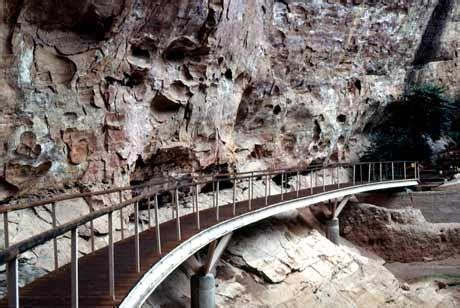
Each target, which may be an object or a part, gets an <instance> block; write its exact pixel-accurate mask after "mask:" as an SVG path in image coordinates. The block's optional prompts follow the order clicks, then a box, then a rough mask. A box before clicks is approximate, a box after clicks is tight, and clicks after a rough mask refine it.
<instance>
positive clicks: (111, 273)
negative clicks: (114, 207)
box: [108, 212, 115, 300]
mask: <svg viewBox="0 0 460 308" xmlns="http://www.w3.org/2000/svg"><path fill="white" fill-rule="evenodd" d="M108 249H109V296H110V297H111V298H112V299H113V300H115V259H114V253H113V213H112V212H110V213H109V247H108Z"/></svg>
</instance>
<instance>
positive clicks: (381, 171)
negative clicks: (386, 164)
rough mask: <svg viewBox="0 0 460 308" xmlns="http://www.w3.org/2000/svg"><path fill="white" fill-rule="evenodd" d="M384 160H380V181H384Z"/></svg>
mask: <svg viewBox="0 0 460 308" xmlns="http://www.w3.org/2000/svg"><path fill="white" fill-rule="evenodd" d="M382 167H383V165H382V162H380V182H383V170H382Z"/></svg>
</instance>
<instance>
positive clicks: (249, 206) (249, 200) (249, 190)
mask: <svg viewBox="0 0 460 308" xmlns="http://www.w3.org/2000/svg"><path fill="white" fill-rule="evenodd" d="M251 181H252V177H251V176H249V181H248V208H249V210H251V205H252V204H251V203H252V200H251Z"/></svg>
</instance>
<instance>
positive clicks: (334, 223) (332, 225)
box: [326, 218, 340, 245]
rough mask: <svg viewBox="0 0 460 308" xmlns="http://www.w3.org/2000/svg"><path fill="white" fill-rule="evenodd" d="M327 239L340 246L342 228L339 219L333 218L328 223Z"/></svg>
mask: <svg viewBox="0 0 460 308" xmlns="http://www.w3.org/2000/svg"><path fill="white" fill-rule="evenodd" d="M326 237H327V238H328V240H330V241H331V242H332V243H334V244H336V245H338V244H339V238H340V228H339V219H338V218H332V219H330V220H328V221H327V222H326Z"/></svg>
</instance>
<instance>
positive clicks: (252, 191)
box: [251, 172, 254, 200]
mask: <svg viewBox="0 0 460 308" xmlns="http://www.w3.org/2000/svg"><path fill="white" fill-rule="evenodd" d="M251 200H254V172H251Z"/></svg>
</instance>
